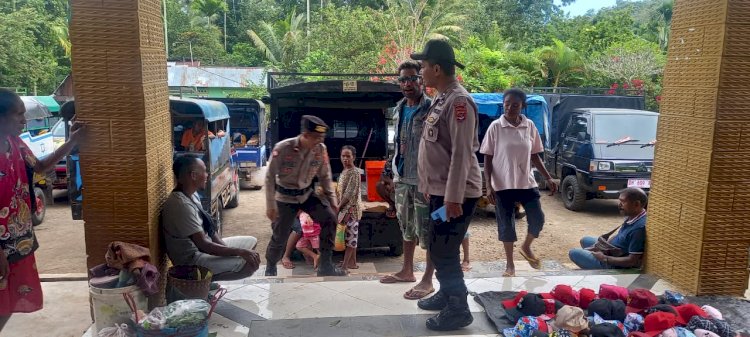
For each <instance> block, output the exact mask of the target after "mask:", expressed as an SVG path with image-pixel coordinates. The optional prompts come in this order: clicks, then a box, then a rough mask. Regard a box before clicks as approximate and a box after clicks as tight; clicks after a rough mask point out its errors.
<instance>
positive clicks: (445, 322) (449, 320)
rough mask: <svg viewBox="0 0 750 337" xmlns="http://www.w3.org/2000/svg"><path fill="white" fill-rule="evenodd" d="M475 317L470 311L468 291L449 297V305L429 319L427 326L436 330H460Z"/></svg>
mask: <svg viewBox="0 0 750 337" xmlns="http://www.w3.org/2000/svg"><path fill="white" fill-rule="evenodd" d="M473 321H474V317H473V316H472V315H471V311H469V303H467V299H466V293H464V295H462V296H450V297H448V305H446V306H445V309H443V310H442V311H440V313H438V314H437V315H435V316H433V317H430V318H428V319H427V328H428V329H430V330H435V331H451V330H458V329H460V328H463V327H465V326H468V325H469V324H471V322H473Z"/></svg>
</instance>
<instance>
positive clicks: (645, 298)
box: [625, 289, 659, 314]
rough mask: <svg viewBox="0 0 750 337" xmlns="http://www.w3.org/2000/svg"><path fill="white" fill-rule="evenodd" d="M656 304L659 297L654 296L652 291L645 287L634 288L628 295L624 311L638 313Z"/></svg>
mask: <svg viewBox="0 0 750 337" xmlns="http://www.w3.org/2000/svg"><path fill="white" fill-rule="evenodd" d="M657 304H659V299H658V298H656V295H654V293H652V292H651V291H648V290H646V289H635V290H633V291H632V292H630V296H628V302H627V307H626V308H625V312H627V313H629V314H630V313H634V312H635V313H639V312H641V311H643V310H646V309H648V308H651V307H653V306H655V305H657Z"/></svg>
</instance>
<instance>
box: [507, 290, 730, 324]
mask: <svg viewBox="0 0 750 337" xmlns="http://www.w3.org/2000/svg"><path fill="white" fill-rule="evenodd" d="M502 307H503V309H504V311H505V318H506V319H507V320H509V321H510V322H511V323H515V326H514V327H512V328H507V329H504V330H503V335H504V336H505V337H532V336H533V337H581V336H588V337H735V335H736V334H735V332H734V330H733V329H732V327H731V326H730V325H729V323H727V322H726V321H725V320H724V318H723V317H722V314H721V312H719V310H717V309H716V308H714V307H712V306H709V305H704V306H702V307H700V306H698V305H695V304H691V303H687V302H686V300H685V297H684V296H683V295H682V294H680V293H677V292H672V291H666V292H665V293H664V295H662V296H656V295H655V294H653V293H652V292H651V291H649V290H647V289H633V290H629V289H627V288H625V287H620V286H615V285H607V284H603V285H601V287H600V288H599V292H598V293H597V292H595V291H594V290H592V289H586V288H584V289H581V290H574V289H573V288H572V287H570V286H568V285H558V286H556V287H555V288H554V289H553V290H552V291H551V292H549V293H528V292H526V291H522V292H520V293H518V294H517V295H516V296H515V298H513V299H509V300H506V301H503V302H502Z"/></svg>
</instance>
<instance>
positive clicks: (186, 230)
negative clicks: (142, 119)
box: [162, 155, 260, 281]
mask: <svg viewBox="0 0 750 337" xmlns="http://www.w3.org/2000/svg"><path fill="white" fill-rule="evenodd" d="M172 170H173V172H174V175H175V176H176V177H177V187H176V188H175V190H174V191H172V194H170V195H169V198H168V199H167V201H166V202H165V203H164V207H163V208H162V221H163V230H164V241H165V244H166V246H167V255H169V259H170V260H172V264H174V265H198V266H203V267H206V268H208V269H209V270H211V272H212V273H213V280H215V281H229V280H239V279H243V278H246V277H250V276H251V275H252V274H253V273H254V272H255V271H256V270H258V266H259V265H260V256H259V255H258V253H256V252H255V250H254V249H255V246H256V244H257V242H258V240H257V239H256V238H254V237H252V236H234V237H230V238H226V239H224V240H222V239H221V238H219V236H218V234H217V233H216V226H215V224H214V222H213V219H212V218H211V215H210V214H208V213H207V212H206V211H204V210H203V207H202V206H201V202H200V199H199V197H198V193H197V191H198V190H201V189H205V188H206V182H207V181H208V172H206V164H204V163H203V160H201V159H200V158H198V157H195V156H190V155H186V156H183V157H180V158H177V159H176V160H175V161H174V164H173V165H172Z"/></svg>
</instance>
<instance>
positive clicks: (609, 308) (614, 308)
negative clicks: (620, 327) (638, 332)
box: [588, 299, 626, 322]
mask: <svg viewBox="0 0 750 337" xmlns="http://www.w3.org/2000/svg"><path fill="white" fill-rule="evenodd" d="M594 313H596V314H598V315H599V317H601V318H603V319H605V320H608V321H611V320H616V321H620V322H624V321H625V317H626V314H625V302H623V301H622V300H614V301H613V300H608V299H598V300H593V301H591V303H590V304H589V308H588V315H589V317H591V316H594Z"/></svg>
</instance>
